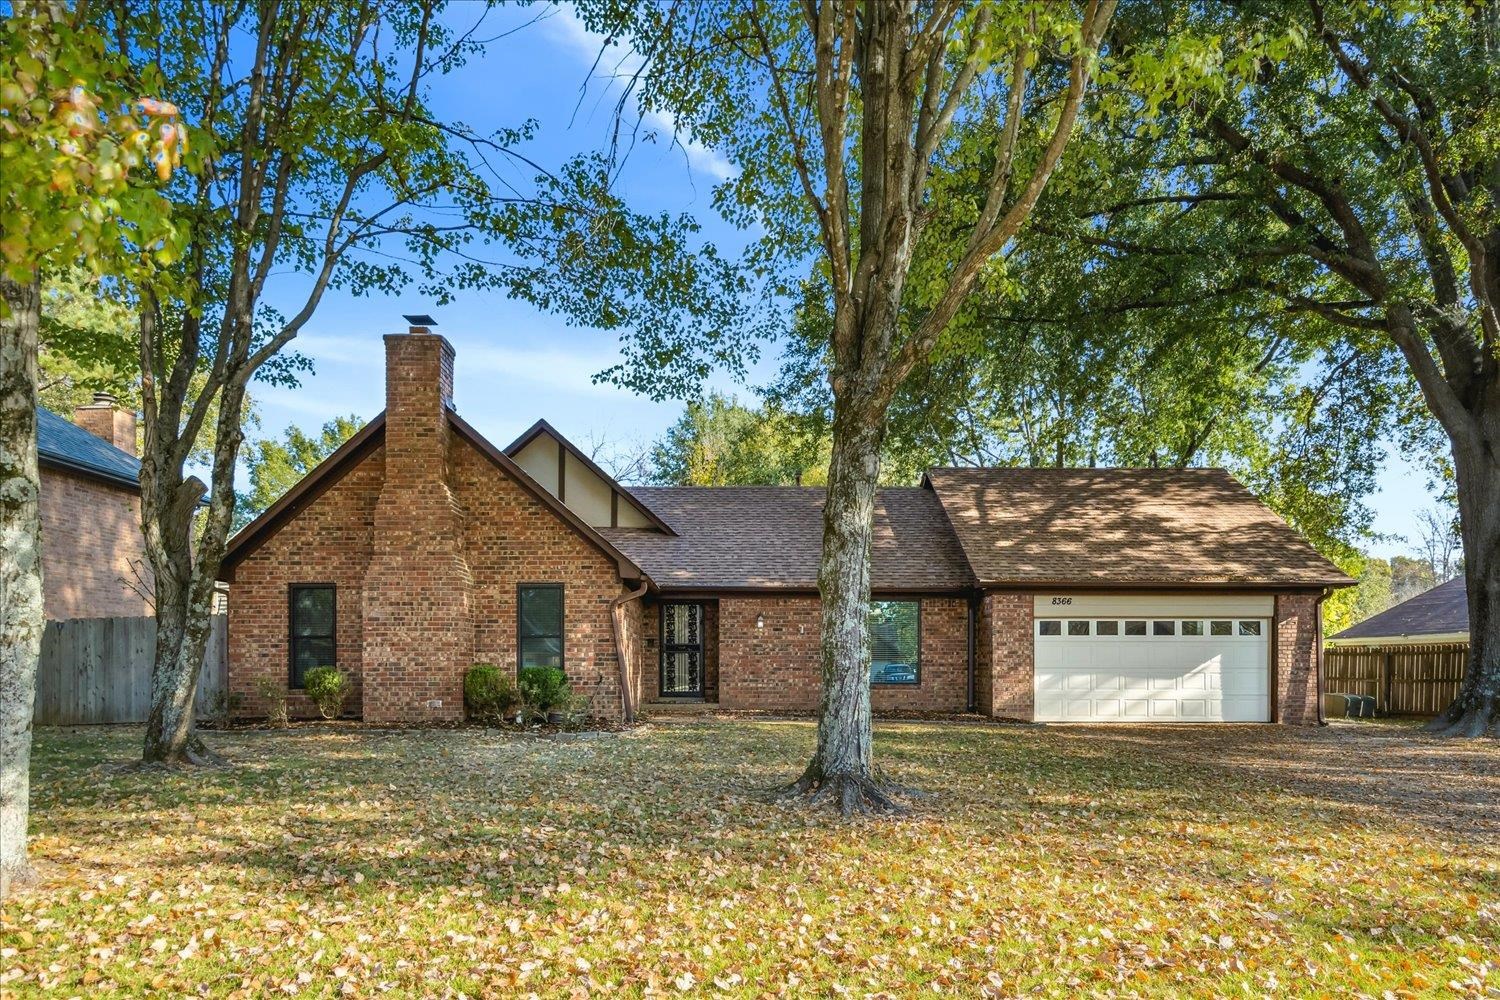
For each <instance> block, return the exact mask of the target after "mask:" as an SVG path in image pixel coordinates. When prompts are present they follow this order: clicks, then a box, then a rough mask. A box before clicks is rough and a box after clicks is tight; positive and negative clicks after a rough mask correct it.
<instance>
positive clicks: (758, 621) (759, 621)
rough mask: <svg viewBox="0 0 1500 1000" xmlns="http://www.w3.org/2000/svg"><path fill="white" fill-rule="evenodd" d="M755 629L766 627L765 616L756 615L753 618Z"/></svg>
mask: <svg viewBox="0 0 1500 1000" xmlns="http://www.w3.org/2000/svg"><path fill="white" fill-rule="evenodd" d="M755 627H756V628H765V627H766V616H765V615H756V616H755Z"/></svg>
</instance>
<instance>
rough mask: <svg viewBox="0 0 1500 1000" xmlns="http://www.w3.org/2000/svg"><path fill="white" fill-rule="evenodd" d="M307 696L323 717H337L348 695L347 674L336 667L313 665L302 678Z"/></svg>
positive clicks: (342, 709)
mask: <svg viewBox="0 0 1500 1000" xmlns="http://www.w3.org/2000/svg"><path fill="white" fill-rule="evenodd" d="M302 687H303V689H304V690H306V691H307V696H308V698H310V699H312V703H313V704H314V705H316V706H318V714H319V715H321V716H323V718H325V719H337V718H338V717H339V715H340V714H342V712H343V711H344V699H345V698H347V697H349V675H348V674H346V673H344V672H343V671H342V670H340V669H339V668H338V667H313V668H312V669H311V670H309V671H308V672H307V673H306V674H305V675H304V676H303V678H302Z"/></svg>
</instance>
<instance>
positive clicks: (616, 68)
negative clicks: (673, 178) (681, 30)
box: [542, 4, 736, 181]
mask: <svg viewBox="0 0 1500 1000" xmlns="http://www.w3.org/2000/svg"><path fill="white" fill-rule="evenodd" d="M542 25H543V27H544V29H545V30H546V31H547V33H548V34H550V36H551V37H552V39H553V41H555V42H557V43H558V44H559V45H560V46H562V47H563V48H565V49H567V50H569V51H570V52H572V53H573V54H574V55H575V56H576V57H577V58H578V59H579V60H580V61H581V62H582V63H583V64H584V65H585V66H594V65H595V60H598V65H597V66H596V67H595V69H594V75H595V78H596V79H602V80H605V81H607V82H606V84H605V87H606V88H607V92H608V91H616V92H618V90H619V88H620V87H622V86H623V85H624V81H626V80H628V79H629V78H630V77H631V76H633V75H634V74H635V73H637V72H638V71H639V70H640V68H641V66H642V65H643V64H644V61H645V60H644V59H643V58H642V57H641V55H640V54H639V53H638V52H636V51H635V50H634V49H632V48H631V47H630V46H629V45H625V44H622V43H620V42H615V43H613V44H611V45H609V46H608V47H607V48H606V47H605V44H604V43H605V37H604V36H603V35H601V34H599V33H598V32H596V31H590V30H589V29H588V27H587V26H586V25H585V24H584V23H583V21H582V20H580V19H579V17H578V14H577V12H576V11H575V10H574V9H573V8H572V7H571V6H564V5H562V4H554V5H553V7H552V10H551V13H550V14H549V15H548V16H547V17H546V18H544V19H543V20H542ZM601 50H603V55H602V56H601V55H600V52H601ZM642 121H643V122H644V123H645V124H646V125H647V126H648V127H649V128H651V129H654V130H655V131H658V132H660V133H662V134H663V135H666V136H670V137H671V138H672V139H673V140H674V141H675V142H676V143H677V144H678V145H679V146H680V147H681V148H682V151H683V153H684V155H685V156H686V157H687V161H688V165H689V166H690V167H692V169H694V170H696V171H698V172H699V173H702V174H706V175H708V176H709V177H712V178H714V179H715V180H720V181H722V180H727V179H729V178H730V177H733V176H734V175H735V172H736V171H735V168H734V164H732V163H730V162H729V160H728V159H727V158H725V156H724V155H723V154H722V153H720V152H718V151H717V150H715V149H711V148H709V147H708V146H705V145H703V143H701V142H698V141H697V140H696V139H693V138H692V137H690V136H689V135H687V133H686V132H684V131H683V130H682V128H681V126H680V125H679V124H678V123H677V121H676V120H675V119H673V118H672V117H671V116H670V115H667V114H664V113H663V112H660V111H648V112H646V113H645V114H644V115H643V116H642Z"/></svg>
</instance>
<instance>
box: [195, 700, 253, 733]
mask: <svg viewBox="0 0 1500 1000" xmlns="http://www.w3.org/2000/svg"><path fill="white" fill-rule="evenodd" d="M243 702H244V699H243V698H242V697H240V694H239V692H237V691H220V692H218V693H217V694H215V695H214V696H213V697H212V698H211V699H209V703H208V717H207V718H206V719H205V720H204V721H205V722H207V723H208V724H209V725H211V726H213V728H215V729H228V728H229V727H230V726H231V725H233V724H234V717H235V716H236V715H237V714H239V710H240V705H241V704H242V703H243Z"/></svg>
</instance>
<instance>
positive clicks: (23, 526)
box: [0, 0, 183, 896]
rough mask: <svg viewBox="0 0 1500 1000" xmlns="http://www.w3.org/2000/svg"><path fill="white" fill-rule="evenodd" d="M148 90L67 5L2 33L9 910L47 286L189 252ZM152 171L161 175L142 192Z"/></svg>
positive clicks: (21, 867) (1, 419)
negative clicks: (175, 215) (161, 187)
mask: <svg viewBox="0 0 1500 1000" xmlns="http://www.w3.org/2000/svg"><path fill="white" fill-rule="evenodd" d="M155 82H156V81H145V85H147V86H151V85H154V84H155ZM141 84H142V81H140V80H137V79H135V78H133V76H132V75H131V73H130V72H129V67H128V66H127V65H126V64H125V62H124V61H123V60H121V59H118V58H115V57H111V56H109V55H108V54H107V52H106V48H105V44H104V41H103V39H102V38H101V36H100V35H99V34H98V32H96V31H95V30H93V28H92V26H91V25H89V24H88V23H87V22H86V21H85V20H84V19H83V18H82V16H81V15H80V14H79V12H78V11H76V10H70V9H69V8H67V7H66V6H65V5H64V4H61V3H43V2H23V0H16V2H14V3H12V4H10V5H9V10H8V11H7V16H6V17H5V18H4V20H0V165H3V166H0V483H3V484H4V488H3V490H0V896H4V895H5V894H6V892H7V891H9V889H10V888H11V887H12V886H13V885H16V884H18V883H20V882H23V881H27V880H29V879H30V877H31V874H32V873H31V869H30V866H29V864H28V862H27V858H26V830H27V820H28V816H29V807H30V785H29V760H30V755H31V718H32V709H33V702H34V700H35V692H36V669H37V661H38V658H39V656H40V652H41V637H42V627H43V619H42V614H43V607H42V562H41V524H40V516H39V509H38V504H37V498H38V493H39V489H40V482H39V473H38V469H37V449H36V405H37V380H38V371H37V354H38V344H39V340H40V328H41V303H42V296H41V291H40V284H41V279H42V276H43V275H44V274H45V273H56V272H63V271H67V270H69V269H71V268H75V267H79V268H83V269H85V270H87V271H89V272H91V273H94V274H114V273H127V274H135V273H142V272H145V271H148V270H149V269H150V268H152V267H154V266H156V265H158V264H163V263H168V262H170V261H171V260H172V259H173V257H174V256H175V254H176V252H177V250H178V249H179V248H180V245H181V234H180V231H178V230H176V229H174V228H173V226H172V224H171V219H170V213H169V212H168V210H167V204H166V202H165V201H164V200H163V199H162V198H161V197H160V195H158V194H157V192H156V190H155V189H154V186H153V183H152V181H151V180H150V179H149V178H150V177H151V175H152V173H154V176H155V179H156V180H157V181H160V180H165V179H166V178H167V177H169V176H170V175H171V173H172V171H173V169H174V168H175V167H176V165H177V163H178V158H179V154H180V150H181V146H182V142H183V136H182V131H181V125H180V124H179V123H178V122H177V121H176V114H177V109H176V108H175V107H173V106H172V105H170V104H165V103H162V102H158V101H156V100H154V99H151V98H148V97H142V96H141V94H142V93H143V90H142V89H140V85H141ZM148 160H154V163H152V166H153V167H154V171H146V172H145V173H146V177H147V178H148V179H146V180H142V179H141V174H142V173H143V171H142V170H140V169H139V168H141V167H144V166H146V165H147V162H148Z"/></svg>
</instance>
